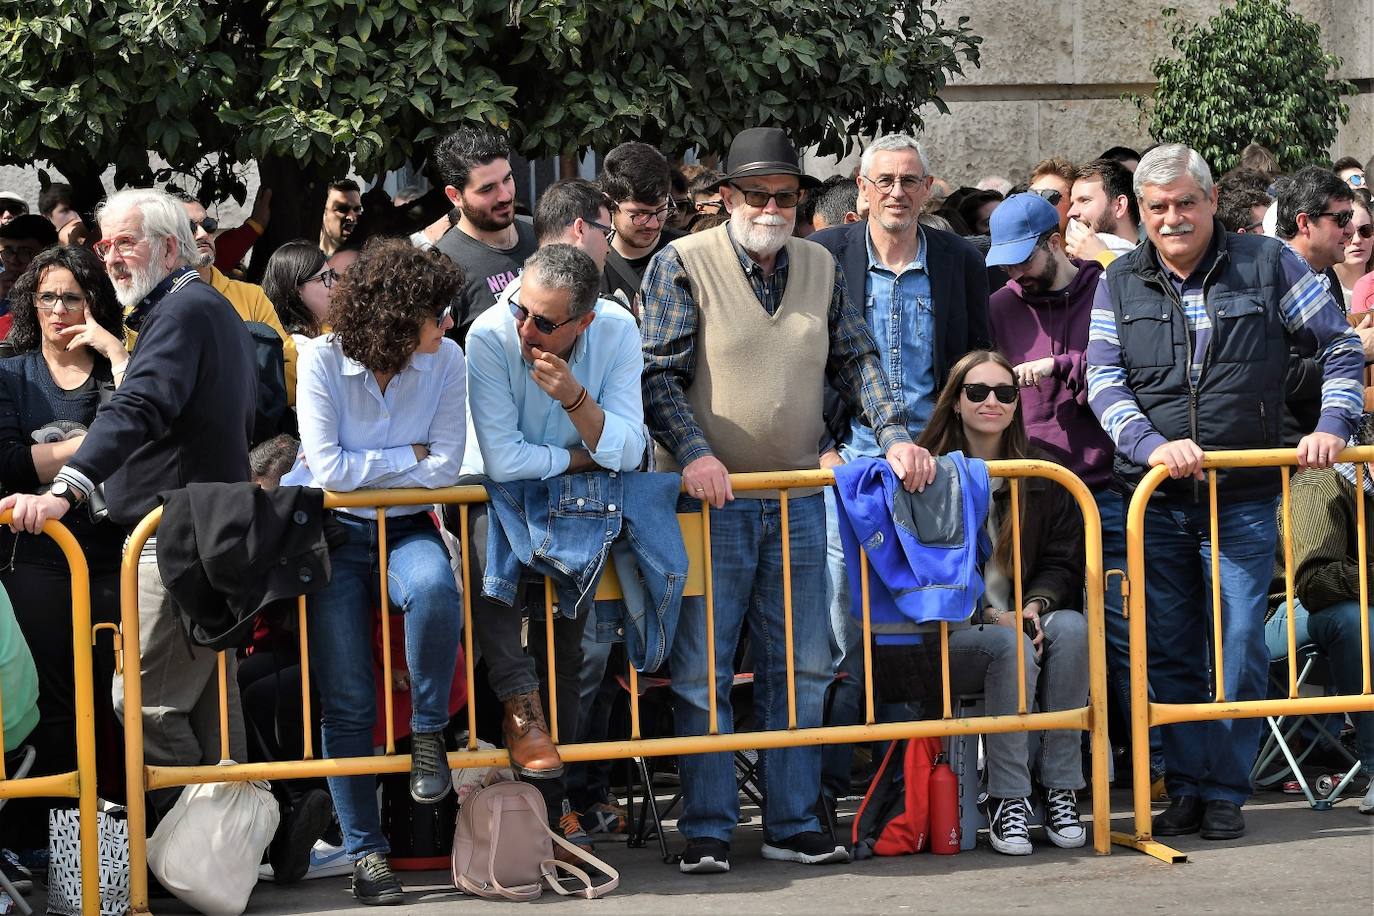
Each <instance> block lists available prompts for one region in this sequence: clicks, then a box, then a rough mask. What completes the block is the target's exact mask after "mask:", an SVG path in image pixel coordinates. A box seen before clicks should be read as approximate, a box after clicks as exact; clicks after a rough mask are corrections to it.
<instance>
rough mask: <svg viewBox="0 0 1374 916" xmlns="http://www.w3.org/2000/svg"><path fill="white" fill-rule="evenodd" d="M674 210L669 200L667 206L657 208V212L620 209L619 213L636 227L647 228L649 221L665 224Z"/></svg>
mask: <svg viewBox="0 0 1374 916" xmlns="http://www.w3.org/2000/svg"><path fill="white" fill-rule="evenodd" d="M676 209H677V208H676V207H675V206H673V202H672V200H671V199H669V201H668V203H667V204H665V205H664V206H662V207H659V208H658V209H657V210H627V209H625V208H624V207H621V208H620V212H621V213H624V214H625V215H627V216H628V217H630V222H632V223H634V224H635V225H636V226H647V225H649V220H651V219H654V220H658V222H659V224H660V225H662V224H663V223H666V222H667V221H668V217H670V216H672V215H673V212H674V211H675V210H676Z"/></svg>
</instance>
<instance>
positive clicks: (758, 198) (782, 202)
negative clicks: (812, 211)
mask: <svg viewBox="0 0 1374 916" xmlns="http://www.w3.org/2000/svg"><path fill="white" fill-rule="evenodd" d="M730 187H732V188H734V189H735V190H736V191H738V192H739V193H740V196H741V197H743V198H744V202H745V203H746V204H748V205H749V206H751V207H757V208H758V209H760V210H762V209H763V208H764V207H766V206H768V202H769V201H770V200H776V201H777V202H778V209H779V210H790V209H792V208H793V207H795V206H796V205H797V204H798V203H800V202H801V199H802V192H801V191H771V192H770V191H763V190H760V189H758V188H741V187H740V186H739V185H737V184H734V183H731V185H730Z"/></svg>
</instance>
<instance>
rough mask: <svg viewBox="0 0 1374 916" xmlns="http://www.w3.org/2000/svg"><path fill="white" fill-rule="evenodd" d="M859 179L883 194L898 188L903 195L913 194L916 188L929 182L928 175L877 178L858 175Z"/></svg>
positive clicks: (881, 176) (882, 176) (880, 176)
mask: <svg viewBox="0 0 1374 916" xmlns="http://www.w3.org/2000/svg"><path fill="white" fill-rule="evenodd" d="M859 177H860V178H862V179H863V180H864V181H866V182H868V183H869V184H871V185H873V187H875V188H877V189H878V190H879V191H882V192H883V193H884V194H886V193H888V192H889V191H891V190H892V189H893V188H895V187H900V188H901V189H902V193H903V194H914V193H915V192H916V189H917V188H919V187H921V186H922V185H924V184H925V183H926V182H927V181H928V180H930V176H929V175H879V176H878V177H877V178H869V177H868V176H867V175H860V176H859Z"/></svg>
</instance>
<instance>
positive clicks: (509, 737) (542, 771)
mask: <svg viewBox="0 0 1374 916" xmlns="http://www.w3.org/2000/svg"><path fill="white" fill-rule="evenodd" d="M505 707H506V717H505V718H504V719H502V720H501V738H502V740H503V741H504V742H505V744H506V750H507V751H508V752H509V753H510V763H511V766H512V767H514V768H515V770H516V772H518V773H519V774H520V775H521V776H525V777H528V778H530V779H553V778H555V777H558V776H562V775H563V760H562V758H560V757H559V756H558V748H556V747H554V744H553V741H552V739H550V738H549V725H548V723H547V722H545V721H544V706H543V704H542V703H540V702H539V693H538V692H537V691H533V690H532V691H530V692H529V693H522V694H520V695H519V696H514V697H511V698H510V699H509V700H506V702H505Z"/></svg>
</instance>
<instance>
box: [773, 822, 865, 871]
mask: <svg viewBox="0 0 1374 916" xmlns="http://www.w3.org/2000/svg"><path fill="white" fill-rule="evenodd" d="M763 857H764V858H765V859H771V860H773V861H774V862H800V863H801V864H803V865H829V864H831V863H832V862H848V861H849V850H848V849H845V848H844V844H843V843H837V842H835V839H834V838H833V837H830V836H827V835H826V834H824V833H821V832H820V831H819V830H807V831H804V832H802V833H797V834H793V835H792V836H790V837H788V838H787V839H785V840H773V841H772V842H765V843H764V844H763Z"/></svg>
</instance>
